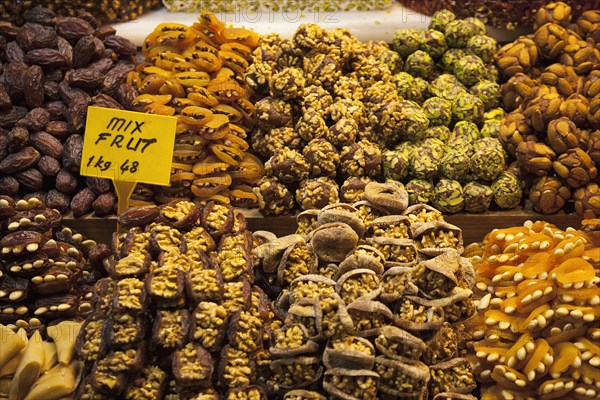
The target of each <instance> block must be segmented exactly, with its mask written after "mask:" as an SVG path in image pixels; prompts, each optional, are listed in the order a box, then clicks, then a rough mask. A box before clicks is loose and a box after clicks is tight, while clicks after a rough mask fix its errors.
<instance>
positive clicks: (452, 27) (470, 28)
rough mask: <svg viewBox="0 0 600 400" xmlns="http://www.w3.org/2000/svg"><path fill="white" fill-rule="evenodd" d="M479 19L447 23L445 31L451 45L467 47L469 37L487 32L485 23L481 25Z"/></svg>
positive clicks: (447, 40)
mask: <svg viewBox="0 0 600 400" xmlns="http://www.w3.org/2000/svg"><path fill="white" fill-rule="evenodd" d="M475 21H477V19H471V20H466V19H463V20H454V21H450V22H448V24H446V29H445V30H444V33H445V34H446V42H447V43H448V46H449V47H459V48H464V47H467V44H468V43H469V39H471V38H472V37H473V36H475V35H479V34H485V25H483V29H482V26H481V25H479V24H478V23H477V22H475Z"/></svg>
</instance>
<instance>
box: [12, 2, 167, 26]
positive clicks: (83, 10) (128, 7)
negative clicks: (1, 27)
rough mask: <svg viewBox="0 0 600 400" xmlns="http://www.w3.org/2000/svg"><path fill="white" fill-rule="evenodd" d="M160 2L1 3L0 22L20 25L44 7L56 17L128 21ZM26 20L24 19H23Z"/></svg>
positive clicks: (107, 22)
mask: <svg viewBox="0 0 600 400" xmlns="http://www.w3.org/2000/svg"><path fill="white" fill-rule="evenodd" d="M159 5H160V0H136V1H133V0H126V1H107V0H97V1H84V0H69V1H66V0H27V1H3V2H2V3H0V20H2V21H11V22H16V23H20V22H21V21H22V20H23V18H24V16H25V14H27V12H28V11H29V10H30V9H32V8H34V7H36V6H44V7H48V8H49V9H50V10H52V11H54V12H55V13H57V14H58V15H62V16H69V17H81V16H82V15H85V14H87V13H89V14H91V15H93V16H94V17H95V18H97V19H98V21H99V22H100V23H103V24H109V23H111V22H118V21H129V20H132V19H136V18H138V17H139V16H140V15H141V14H143V13H145V12H147V11H150V10H151V9H153V8H157V7H158V6H159ZM25 18H26V17H25Z"/></svg>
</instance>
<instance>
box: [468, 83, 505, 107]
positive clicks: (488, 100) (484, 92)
mask: <svg viewBox="0 0 600 400" xmlns="http://www.w3.org/2000/svg"><path fill="white" fill-rule="evenodd" d="M469 92H471V94H474V95H475V96H477V97H479V99H480V100H481V101H483V104H484V107H485V110H486V111H487V110H491V109H493V108H496V107H498V106H499V105H500V85H498V84H497V83H496V82H492V81H488V80H482V81H479V82H477V83H476V84H474V85H473V86H471V88H470V89H469Z"/></svg>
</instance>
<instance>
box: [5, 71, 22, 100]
mask: <svg viewBox="0 0 600 400" xmlns="http://www.w3.org/2000/svg"><path fill="white" fill-rule="evenodd" d="M27 68H28V66H27V64H25V63H24V62H22V61H11V62H9V63H8V65H7V66H6V67H5V68H4V86H5V88H6V91H7V92H8V95H9V96H10V97H11V98H12V99H13V101H16V100H17V99H19V98H20V97H21V96H22V95H23V89H24V88H25V74H24V73H23V71H26V70H27Z"/></svg>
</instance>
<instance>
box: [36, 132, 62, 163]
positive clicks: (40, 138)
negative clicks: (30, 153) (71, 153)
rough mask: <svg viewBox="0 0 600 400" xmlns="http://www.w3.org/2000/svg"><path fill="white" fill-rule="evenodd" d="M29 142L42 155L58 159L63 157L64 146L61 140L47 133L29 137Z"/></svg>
mask: <svg viewBox="0 0 600 400" xmlns="http://www.w3.org/2000/svg"><path fill="white" fill-rule="evenodd" d="M29 141H30V142H31V144H32V145H33V146H34V147H35V148H36V149H38V150H39V152H40V153H42V154H45V155H47V156H50V157H53V158H56V159H60V158H61V156H62V152H63V145H62V144H61V143H60V140H58V139H57V138H55V137H54V136H52V135H50V134H48V133H46V132H38V133H34V134H33V135H31V136H30V137H29Z"/></svg>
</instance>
